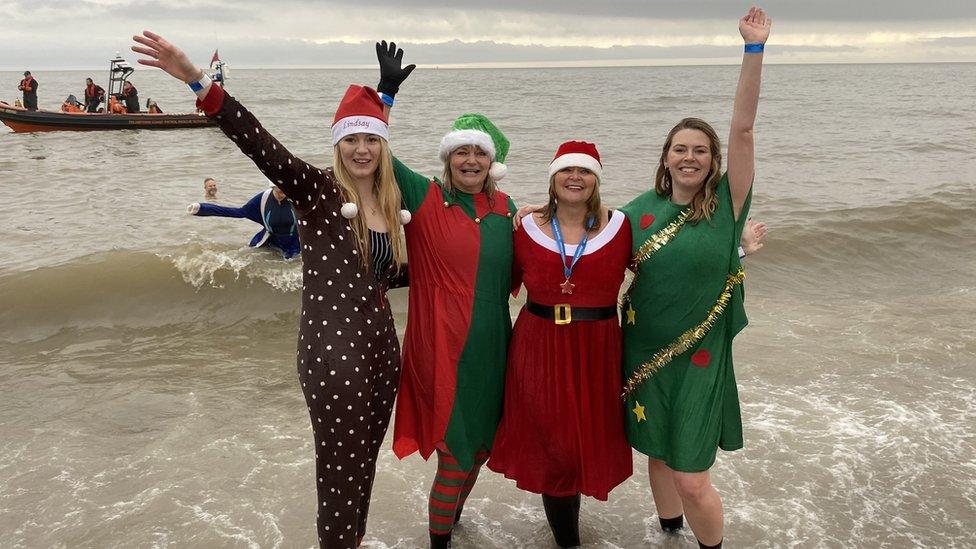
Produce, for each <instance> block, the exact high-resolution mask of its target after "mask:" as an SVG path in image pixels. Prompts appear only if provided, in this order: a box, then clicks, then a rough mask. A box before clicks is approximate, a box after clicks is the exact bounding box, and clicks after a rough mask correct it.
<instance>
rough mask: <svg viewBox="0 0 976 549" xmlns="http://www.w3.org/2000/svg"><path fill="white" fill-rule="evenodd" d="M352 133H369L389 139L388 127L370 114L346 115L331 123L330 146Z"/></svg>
mask: <svg viewBox="0 0 976 549" xmlns="http://www.w3.org/2000/svg"><path fill="white" fill-rule="evenodd" d="M354 133H371V134H373V135H378V136H380V137H382V138H383V139H386V140H387V141H389V140H390V127H389V126H388V125H387V124H386V122H383V121H382V120H380V119H379V118H374V117H372V116H347V117H345V118H340V119H339V121H338V122H336V123H335V124H333V125H332V146H335V144H336V143H338V142H339V141H341V140H342V138H343V137H345V136H347V135H351V134H354Z"/></svg>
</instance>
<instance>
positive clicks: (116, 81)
mask: <svg viewBox="0 0 976 549" xmlns="http://www.w3.org/2000/svg"><path fill="white" fill-rule="evenodd" d="M133 71H135V69H134V68H132V66H131V65H129V63H128V62H127V61H126V60H125V59H123V58H122V56H121V55H120V54H119V52H115V59H112V60H110V61H109V68H108V93H107V94H106V96H105V100H106V101H108V98H109V97H111V96H113V95H115V94H119V93H122V86H123V84H125V81H126V80H128V78H129V75H130V74H132V72H133Z"/></svg>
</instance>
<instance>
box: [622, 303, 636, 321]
mask: <svg viewBox="0 0 976 549" xmlns="http://www.w3.org/2000/svg"><path fill="white" fill-rule="evenodd" d="M624 312H626V313H627V324H636V323H637V318H636V316H637V311H635V310H634V306H633V305H627V310H626V311H624Z"/></svg>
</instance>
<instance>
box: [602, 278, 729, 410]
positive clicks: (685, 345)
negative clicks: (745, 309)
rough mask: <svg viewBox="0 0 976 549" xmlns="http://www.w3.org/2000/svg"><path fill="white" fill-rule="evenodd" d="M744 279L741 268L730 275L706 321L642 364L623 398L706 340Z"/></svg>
mask: <svg viewBox="0 0 976 549" xmlns="http://www.w3.org/2000/svg"><path fill="white" fill-rule="evenodd" d="M744 278H745V272H744V271H743V270H742V268H741V267H740V268H739V270H738V271H736V272H735V274H730V275H728V278H726V279H725V288H724V289H723V290H722V293H721V294H720V295H719V296H718V299H717V300H716V301H715V303H714V304H713V305H712V308H711V309H709V311H708V315H707V316H706V317H705V320H703V321H702V322H701V324H699V325H697V326H695V327H694V328H691V329H690V330H688V331H686V332H685V333H683V334H681V335H680V336H678V339H675V340H674V341H672V342H671V343H670V344H669V345H668V346H667V347H664V348H663V349H661V350H660V351H658V352H657V353H655V354H654V356H652V357H651V359H650V360H648V361H647V362H645V363H643V364H641V365H640V368H638V369H637V371H635V372H634V373H633V374H631V375H630V377H629V378H628V379H627V383H626V384H625V385H624V393H623V395H621V396H622V397H623V398H627V397H628V396H630V394H631V393H633V392H634V391H635V390H636V389H637V386H638V385H640V384H641V383H643V382H645V381H647V380H648V379H650V377H651V376H652V375H654V374H655V373H656V372H657V371H658V370H660V369H661V368H663V367H664V366H666V365H667V364H668V363H670V362H671V361H672V360H674V357H676V356H678V355H680V354H681V353H683V352H685V351H687V350H688V349H690V348H691V347H692V346H693V345H696V344H697V343H699V342H700V341H701V340H702V339H704V338H705V334H707V333H708V331H709V330H711V329H712V326H714V325H715V321H716V320H718V317H719V316H721V315H722V313H723V312H725V308H726V306H728V304H729V301H730V300H731V299H732V290H733V289H735V287H736V286H738V285H739V284H742V280H743V279H744Z"/></svg>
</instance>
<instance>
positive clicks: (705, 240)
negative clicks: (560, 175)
mask: <svg viewBox="0 0 976 549" xmlns="http://www.w3.org/2000/svg"><path fill="white" fill-rule="evenodd" d="M770 23H771V20H770V19H769V18H767V17H766V14H765V13H764V12H763V11H762V10H761V9H758V8H752V9H751V10H750V11H749V13H748V14H747V15H746V16H745V17H743V18H742V19H741V20H740V21H739V32H740V34H741V35H742V37H743V39H744V40H745V43H746V46H745V54H744V57H743V60H742V68H741V72H740V75H739V84H738V88H737V90H736V95H735V103H734V106H733V114H732V122H731V129H730V132H729V144H728V171H727V172H726V173H725V174H724V175H723V174H722V171H721V170H722V157H721V146H720V143H719V139H718V136H717V135H716V134H715V131H714V130H713V129H712V127H711V126H709V125H708V124H707V123H705V122H704V121H701V120H699V119H695V118H686V119H684V120H682V121H681V122H680V123H678V125H677V126H675V127H674V128H673V129H672V130H671V132H670V134H669V135H668V139H667V142H666V143H665V145H664V148H663V151H662V153H661V159H660V162H659V164H658V168H657V175H656V178H655V188H653V189H651V190H649V191H647V192H645V193H644V194H642V195H640V196H638V197H637V198H636V199H634V200H633V201H632V202H630V203H629V204H628V205H626V206H624V207H623V208H622V209H623V211H624V212H625V213H626V214H627V217H628V219H630V224H631V227H632V230H633V245H634V261H635V263H636V278H635V280H634V283H633V284H632V286H631V288H630V289H629V291H628V293H627V295H626V296H625V298H624V302H623V311H624V315H623V333H624V376H625V379H626V382H625V386H624V394H625V405H626V409H627V410H628V412H627V418H628V419H627V435H628V438H629V439H630V443H631V445H632V446H633V447H634V448H635V449H637V450H638V451H640V452H641V453H644V454H646V455H647V456H648V458H649V459H648V470H649V473H650V483H651V491H652V493H653V495H654V501H655V505H656V507H657V510H658V514H659V516H660V518H661V525H662V527H664V528H665V530H668V531H671V530H675V529H677V528H680V527H681V524H682V516H685V517H687V519H688V523H689V524H690V526H691V528H692V531H693V532H694V533H695V536H696V537H697V538H698V542H699V544H700V545H701V546H702V547H719V546H721V543H722V539H723V518H722V515H723V512H722V501H721V498H720V497H719V494H718V492H717V491H716V490H715V488H714V487H713V486H712V482H711V478H710V477H709V469H710V468H711V466H712V464H713V463H714V461H715V455H716V452H717V449H718V448H722V449H723V450H726V451H731V450H737V449H739V448H741V447H742V421H741V417H740V412H739V401H738V393H737V390H736V384H735V377H734V374H733V371H732V339H733V337H734V336H735V335H736V334H737V333H738V332H739V331H740V330H741V329H742V328H743V327H745V325H746V316H745V309H744V308H743V295H744V294H743V289H742V279H743V273H742V266H741V264H740V263H739V255H738V253H736V248H737V246H736V245H737V243H738V242H739V239H740V236H741V234H742V229H743V225H744V224H745V220H746V217H747V214H748V210H749V203H750V198H751V189H752V181H753V175H754V163H755V160H754V150H753V149H754V146H753V124H754V121H755V118H756V111H757V107H758V104H759V88H760V81H761V76H762V60H763V54H762V50H763V45H764V44H765V42H766V39H767V38H768V37H769V28H770Z"/></svg>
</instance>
